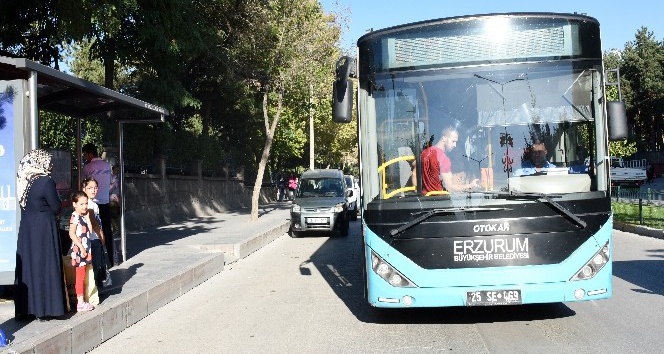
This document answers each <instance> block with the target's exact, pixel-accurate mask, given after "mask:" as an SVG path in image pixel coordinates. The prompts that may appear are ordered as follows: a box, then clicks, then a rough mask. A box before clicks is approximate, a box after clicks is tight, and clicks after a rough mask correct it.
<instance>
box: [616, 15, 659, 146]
mask: <svg viewBox="0 0 664 354" xmlns="http://www.w3.org/2000/svg"><path fill="white" fill-rule="evenodd" d="M620 72H621V74H622V77H623V87H625V88H626V89H625V90H624V91H623V97H624V98H625V102H626V104H627V109H628V117H629V120H630V122H629V123H630V125H632V126H633V127H634V134H635V140H636V142H637V143H638V144H639V150H650V151H658V150H661V149H662V148H663V147H664V140H663V139H664V43H663V42H662V41H657V40H655V38H654V34H653V33H652V32H649V31H648V29H647V28H645V27H642V28H641V29H639V30H638V31H637V33H636V35H635V40H634V41H633V42H628V43H627V44H626V45H625V49H624V50H623V52H622V62H621V66H620Z"/></svg>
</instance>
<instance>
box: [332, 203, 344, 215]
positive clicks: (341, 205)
mask: <svg viewBox="0 0 664 354" xmlns="http://www.w3.org/2000/svg"><path fill="white" fill-rule="evenodd" d="M342 211H344V203H339V204H337V205H335V206H334V212H335V213H341V212H342Z"/></svg>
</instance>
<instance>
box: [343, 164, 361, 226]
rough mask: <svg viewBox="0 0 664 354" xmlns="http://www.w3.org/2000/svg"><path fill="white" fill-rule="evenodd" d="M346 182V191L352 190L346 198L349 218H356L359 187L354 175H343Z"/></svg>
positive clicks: (353, 219)
mask: <svg viewBox="0 0 664 354" xmlns="http://www.w3.org/2000/svg"><path fill="white" fill-rule="evenodd" d="M344 181H345V182H346V191H353V193H352V195H351V196H349V197H348V198H347V201H348V212H349V213H350V220H352V221H355V220H357V210H358V209H357V201H358V198H359V196H360V187H359V186H358V185H357V182H355V177H353V176H350V175H345V176H344Z"/></svg>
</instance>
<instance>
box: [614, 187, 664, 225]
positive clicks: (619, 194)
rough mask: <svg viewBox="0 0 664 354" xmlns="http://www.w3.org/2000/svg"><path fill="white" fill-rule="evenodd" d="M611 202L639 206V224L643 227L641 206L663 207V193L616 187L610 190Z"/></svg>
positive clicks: (648, 189) (660, 191)
mask: <svg viewBox="0 0 664 354" xmlns="http://www.w3.org/2000/svg"><path fill="white" fill-rule="evenodd" d="M611 200H612V201H615V202H622V203H631V204H637V203H638V205H639V224H640V225H643V204H644V203H645V204H646V205H652V206H664V191H662V190H652V189H650V188H647V189H645V190H644V189H637V188H620V187H616V188H614V189H612V190H611Z"/></svg>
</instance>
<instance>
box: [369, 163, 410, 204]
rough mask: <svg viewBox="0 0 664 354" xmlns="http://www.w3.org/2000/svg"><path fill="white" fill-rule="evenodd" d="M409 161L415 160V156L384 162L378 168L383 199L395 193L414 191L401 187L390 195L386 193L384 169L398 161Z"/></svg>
mask: <svg viewBox="0 0 664 354" xmlns="http://www.w3.org/2000/svg"><path fill="white" fill-rule="evenodd" d="M410 160H415V156H413V155H407V156H400V157H395V158H393V159H391V160H389V161H386V162H385V163H384V164H382V165H380V166H378V173H380V176H381V192H382V194H383V198H385V199H389V198H391V197H393V196H394V195H395V194H397V193H400V192H406V191H414V190H416V187H403V188H399V189H396V190H394V191H392V192H390V193H387V182H385V169H386V168H387V166H389V165H392V164H395V163H397V162H399V161H410Z"/></svg>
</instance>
